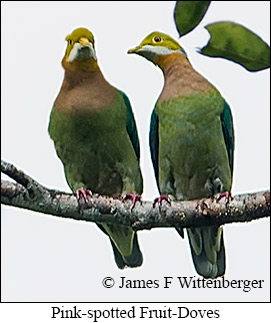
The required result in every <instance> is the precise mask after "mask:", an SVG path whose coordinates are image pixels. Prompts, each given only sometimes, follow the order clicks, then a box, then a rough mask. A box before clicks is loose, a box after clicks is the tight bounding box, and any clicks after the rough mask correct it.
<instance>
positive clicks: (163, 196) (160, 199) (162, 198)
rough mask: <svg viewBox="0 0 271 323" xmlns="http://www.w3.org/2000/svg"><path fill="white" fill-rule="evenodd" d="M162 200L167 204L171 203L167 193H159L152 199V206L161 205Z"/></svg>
mask: <svg viewBox="0 0 271 323" xmlns="http://www.w3.org/2000/svg"><path fill="white" fill-rule="evenodd" d="M163 201H166V202H167V203H168V204H169V205H171V201H170V198H169V196H168V195H160V196H159V197H157V198H156V199H155V200H154V201H153V205H152V206H153V207H155V205H156V204H158V205H159V207H161V206H162V202H163Z"/></svg>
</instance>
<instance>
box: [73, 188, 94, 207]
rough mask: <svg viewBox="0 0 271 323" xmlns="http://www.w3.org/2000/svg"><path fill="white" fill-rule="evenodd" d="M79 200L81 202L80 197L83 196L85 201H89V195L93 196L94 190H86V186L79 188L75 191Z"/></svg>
mask: <svg viewBox="0 0 271 323" xmlns="http://www.w3.org/2000/svg"><path fill="white" fill-rule="evenodd" d="M75 195H76V198H77V201H78V202H79V200H80V197H81V196H82V197H83V199H84V201H85V203H87V202H88V196H90V197H92V192H91V191H90V190H86V189H84V188H79V189H78V190H76V192H75Z"/></svg>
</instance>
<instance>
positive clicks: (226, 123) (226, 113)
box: [221, 101, 234, 176]
mask: <svg viewBox="0 0 271 323" xmlns="http://www.w3.org/2000/svg"><path fill="white" fill-rule="evenodd" d="M221 122H222V130H223V135H224V140H225V144H226V148H227V153H228V158H229V164H230V169H231V176H232V174H233V152H234V132H233V121H232V114H231V109H230V107H229V105H228V103H227V102H226V101H224V109H223V112H222V114H221Z"/></svg>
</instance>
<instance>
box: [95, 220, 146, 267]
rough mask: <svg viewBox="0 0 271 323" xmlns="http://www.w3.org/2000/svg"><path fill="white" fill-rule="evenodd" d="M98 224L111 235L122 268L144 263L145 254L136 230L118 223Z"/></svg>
mask: <svg viewBox="0 0 271 323" xmlns="http://www.w3.org/2000/svg"><path fill="white" fill-rule="evenodd" d="M97 225H98V227H99V228H100V229H101V230H102V231H103V232H104V233H105V234H107V235H108V236H109V239H110V242H111V244H112V248H113V252H114V257H115V262H116V264H117V266H118V267H119V268H120V269H123V268H125V267H139V266H141V265H142V262H143V256H142V253H141V251H140V249H139V244H138V240H137V234H136V232H134V231H133V230H132V229H130V228H127V227H121V226H116V225H109V224H103V225H99V224H97Z"/></svg>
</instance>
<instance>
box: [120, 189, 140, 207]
mask: <svg viewBox="0 0 271 323" xmlns="http://www.w3.org/2000/svg"><path fill="white" fill-rule="evenodd" d="M123 200H132V208H131V210H132V209H133V208H134V207H135V205H136V202H140V203H141V195H138V194H135V193H128V194H125V195H124V197H123Z"/></svg>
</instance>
